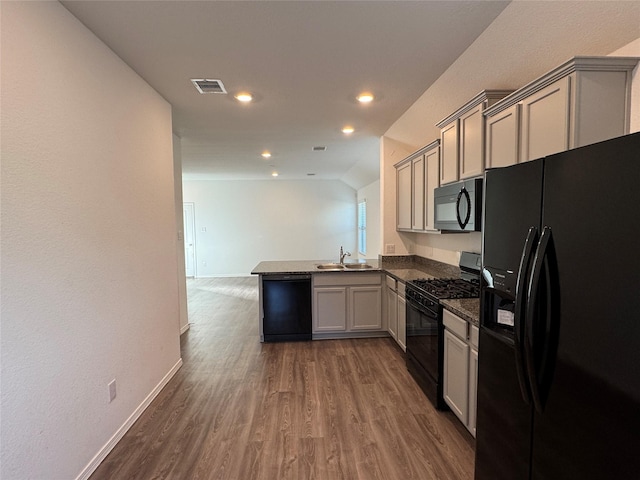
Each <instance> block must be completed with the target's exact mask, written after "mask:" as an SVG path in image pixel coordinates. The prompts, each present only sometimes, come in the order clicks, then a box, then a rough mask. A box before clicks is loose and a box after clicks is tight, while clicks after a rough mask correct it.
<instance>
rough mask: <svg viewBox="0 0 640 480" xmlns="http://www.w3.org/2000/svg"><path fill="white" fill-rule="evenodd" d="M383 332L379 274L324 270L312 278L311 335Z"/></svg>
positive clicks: (328, 336) (377, 333)
mask: <svg viewBox="0 0 640 480" xmlns="http://www.w3.org/2000/svg"><path fill="white" fill-rule="evenodd" d="M381 334H382V335H386V334H387V330H386V326H385V325H384V324H383V316H382V275H381V274H380V273H379V272H374V273H343V272H340V273H324V274H319V275H315V276H314V279H313V338H341V337H357V336H368V337H370V336H380V335H381Z"/></svg>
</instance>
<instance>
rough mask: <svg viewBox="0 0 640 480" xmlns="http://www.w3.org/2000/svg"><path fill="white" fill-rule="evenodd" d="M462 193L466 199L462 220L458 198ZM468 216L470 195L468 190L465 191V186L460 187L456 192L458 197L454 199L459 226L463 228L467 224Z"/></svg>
mask: <svg viewBox="0 0 640 480" xmlns="http://www.w3.org/2000/svg"><path fill="white" fill-rule="evenodd" d="M462 195H464V196H465V200H466V201H467V216H466V217H465V219H464V221H463V220H462V219H461V218H460V199H461V198H462ZM470 217H471V197H470V196H469V192H467V189H466V188H465V187H462V188H461V189H460V192H459V193H458V198H457V200H456V220H458V225H460V228H465V227H466V226H467V224H468V223H469V218H470Z"/></svg>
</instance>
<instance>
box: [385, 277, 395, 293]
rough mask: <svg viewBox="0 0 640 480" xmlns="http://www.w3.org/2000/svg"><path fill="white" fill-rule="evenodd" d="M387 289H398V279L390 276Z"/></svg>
mask: <svg viewBox="0 0 640 480" xmlns="http://www.w3.org/2000/svg"><path fill="white" fill-rule="evenodd" d="M387 287H389V288H390V289H391V290H395V289H396V279H395V278H393V277H391V276H389V275H387Z"/></svg>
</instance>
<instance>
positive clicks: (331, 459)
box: [91, 277, 474, 480]
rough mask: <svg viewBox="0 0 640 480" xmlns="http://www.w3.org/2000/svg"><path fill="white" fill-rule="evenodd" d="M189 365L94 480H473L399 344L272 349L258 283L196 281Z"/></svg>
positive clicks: (191, 284)
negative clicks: (263, 337) (262, 333)
mask: <svg viewBox="0 0 640 480" xmlns="http://www.w3.org/2000/svg"><path fill="white" fill-rule="evenodd" d="M188 297H189V320H190V323H191V324H192V325H191V329H190V330H189V331H188V332H187V333H185V334H184V335H183V336H182V342H181V343H182V358H183V360H184V365H183V367H182V368H181V369H180V370H179V371H178V373H177V374H176V375H175V377H174V378H173V379H172V380H171V381H170V382H169V384H168V385H167V386H166V387H165V388H164V390H163V391H162V392H161V393H160V394H159V395H158V397H157V398H156V399H155V400H154V401H153V403H152V404H151V405H150V407H149V408H148V409H147V410H146V411H145V412H144V413H143V414H142V416H141V417H140V418H139V419H138V421H137V422H136V423H135V424H134V425H133V426H132V428H131V429H130V430H129V431H128V432H127V434H126V435H125V436H124V437H123V439H122V440H121V441H120V442H119V443H118V445H116V447H115V448H114V449H113V451H112V452H111V453H110V454H109V456H108V457H107V458H106V459H105V460H104V462H102V464H101V465H100V466H99V467H98V469H97V470H96V471H95V472H94V474H93V475H92V476H91V480H103V479H104V480H106V479H109V480H114V479H144V480H147V479H163V478H167V479H232V480H249V479H264V480H284V479H292V480H303V479H317V480H339V479H344V480H358V479H359V480H373V479H389V480H393V479H398V480H408V479H419V480H432V479H443V480H470V479H472V477H473V456H474V441H473V438H472V437H471V435H469V434H468V432H467V431H466V430H465V429H464V428H463V427H462V426H461V425H460V424H459V423H458V421H457V420H456V419H455V417H454V416H453V414H451V413H450V412H446V413H442V412H438V411H436V410H435V409H434V408H433V407H432V405H431V403H430V402H429V400H427V398H426V397H425V396H424V394H423V393H422V392H421V390H420V389H419V388H418V387H417V385H416V384H415V383H414V381H413V379H412V378H411V377H410V375H409V374H408V373H407V371H406V368H405V363H404V358H403V353H402V352H401V351H400V350H399V349H398V348H397V347H396V345H395V343H394V342H393V341H392V340H391V339H389V338H379V339H357V340H356V339H354V340H322V341H314V342H297V343H275V344H274V343H270V344H261V343H260V341H259V334H258V293H257V278H255V277H252V278H215V279H195V280H192V279H189V281H188Z"/></svg>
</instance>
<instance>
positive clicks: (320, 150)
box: [311, 147, 327, 152]
mask: <svg viewBox="0 0 640 480" xmlns="http://www.w3.org/2000/svg"><path fill="white" fill-rule="evenodd" d="M326 149H327V147H313V148H312V149H311V150H313V151H314V152H324V151H325V150H326Z"/></svg>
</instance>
